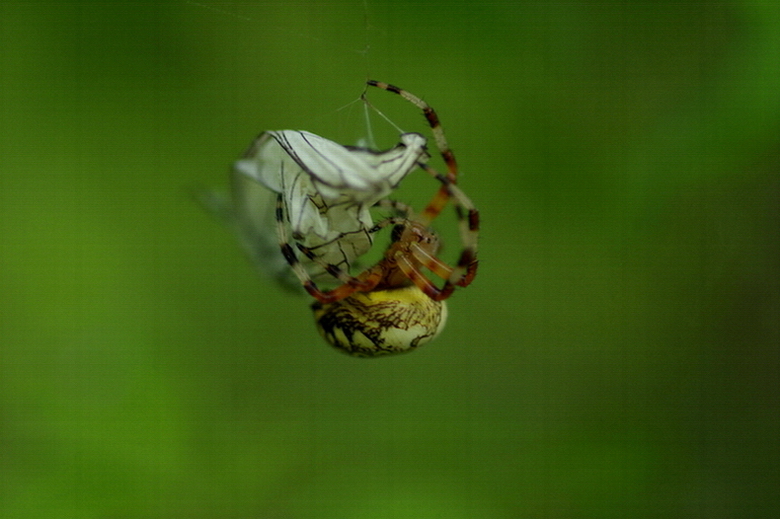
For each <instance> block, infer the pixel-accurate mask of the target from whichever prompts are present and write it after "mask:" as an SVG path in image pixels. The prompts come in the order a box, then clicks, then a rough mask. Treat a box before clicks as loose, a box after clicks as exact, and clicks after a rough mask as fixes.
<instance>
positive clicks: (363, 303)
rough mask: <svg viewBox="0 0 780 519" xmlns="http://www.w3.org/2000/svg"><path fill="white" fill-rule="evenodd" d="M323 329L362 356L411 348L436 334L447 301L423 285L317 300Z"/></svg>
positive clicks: (346, 350) (350, 351) (335, 342)
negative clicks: (436, 297)
mask: <svg viewBox="0 0 780 519" xmlns="http://www.w3.org/2000/svg"><path fill="white" fill-rule="evenodd" d="M312 310H314V319H315V321H316V323H317V329H318V330H319V332H320V334H321V335H322V336H323V337H324V338H325V340H326V341H328V343H329V344H331V345H332V346H333V347H335V348H336V349H339V350H341V351H343V352H344V353H347V354H348V355H353V356H357V357H376V356H381V355H391V354H395V353H403V352H407V351H411V350H413V349H415V348H417V347H419V346H422V345H423V344H425V343H427V342H429V341H430V340H432V339H433V338H434V337H436V336H437V335H438V334H439V332H440V331H441V330H442V328H444V324H445V322H446V320H447V305H446V303H445V302H444V301H434V300H432V299H431V298H430V297H428V296H427V295H425V294H424V293H423V292H422V291H421V290H420V289H419V288H418V287H417V286H415V285H410V286H406V287H402V288H394V289H390V290H376V291H371V292H356V293H354V294H352V295H351V296H349V297H347V298H344V299H341V300H339V301H336V302H334V303H320V302H316V303H314V304H313V305H312Z"/></svg>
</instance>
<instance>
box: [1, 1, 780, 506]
mask: <svg viewBox="0 0 780 519" xmlns="http://www.w3.org/2000/svg"><path fill="white" fill-rule="evenodd" d="M773 4H774V3H773V2H767V3H756V2H723V3H718V2H685V3H680V4H676V3H672V4H670V3H658V4H653V3H637V4H632V3H630V2H614V3H612V2H593V3H589V2H566V3H554V2H553V3H539V2H522V3H521V2H501V1H498V2H486V3H479V2H427V3H420V2H406V1H393V2H389V1H385V0H381V1H380V0H366V2H362V1H360V0H355V1H350V2H344V1H339V2H289V3H287V2H279V1H271V2H210V1H203V2H187V1H182V2H165V3H161V2H126V3H124V2H59V3H54V2H26V3H21V2H4V3H3V4H2V6H0V71H1V72H0V114H1V115H0V117H1V120H2V139H0V156H1V157H2V169H0V232H1V233H2V234H1V235H0V283H1V286H0V288H1V290H2V296H1V299H0V305H1V306H0V405H1V406H2V408H1V409H0V412H1V416H0V420H1V422H0V516H2V517H9V518H10V517H14V518H17V517H36V518H38V517H52V518H64V517H74V518H92V517H94V518H106V517H112V518H114V517H128V518H130V517H166V518H167V517H188V518H212V517H219V518H234V517H235V518H238V517H242V518H243V517H263V518H268V517H273V518H285V519H286V518H291V519H296V518H311V517H324V518H330V517H333V518H348V519H352V518H354V519H358V518H433V517H437V518H438V517H441V518H448V519H458V518H487V519H493V518H510V519H511V518H519V517H535V518H542V517H550V518H579V517H582V518H585V517H587V518H591V517H660V516H664V517H702V518H721V517H722V518H730V517H735V518H737V517H739V518H743V517H776V514H777V513H778V511H780V497H779V496H780V492H778V483H780V477H778V476H779V475H780V474H779V472H780V469H779V468H778V464H779V463H780V402H779V401H778V399H779V396H780V376H779V375H780V362H779V359H778V357H779V356H780V347H779V345H780V324H779V323H780V286H779V285H780V281H778V280H779V279H780V277H779V275H780V214H779V213H780V211H779V210H778V206H779V204H778V200H780V175H779V174H778V173H779V171H780V167H779V165H778V164H779V162H780V66H779V64H780V8H778V7H775V6H774V5H773ZM368 76H370V77H372V78H375V79H379V80H383V81H389V82H391V83H394V84H397V85H400V86H403V87H405V88H407V89H409V90H410V91H412V92H414V93H416V94H418V95H420V96H422V97H424V98H425V99H427V100H428V101H429V102H430V103H431V104H432V105H433V106H434V107H435V108H436V109H437V110H438V112H439V114H440V116H441V119H442V121H443V123H444V126H445V128H446V130H447V135H448V137H449V139H450V141H451V145H452V146H453V148H454V150H455V152H456V154H457V156H458V159H459V161H460V163H461V168H462V172H463V176H462V184H461V185H462V186H463V188H464V189H465V190H466V191H467V193H468V194H469V195H470V196H471V197H472V198H473V200H474V201H475V203H476V204H477V205H478V206H479V208H480V209H481V211H482V221H483V232H482V235H481V249H480V258H481V270H480V274H479V276H478V277H477V280H476V282H475V283H474V284H473V285H472V286H471V287H469V288H468V289H466V290H461V291H459V292H457V293H456V294H455V296H454V297H453V298H452V299H451V302H450V313H451V319H450V323H449V325H448V327H447V329H446V330H445V332H444V333H443V335H442V336H441V337H440V338H439V339H438V340H437V341H436V342H434V343H432V344H430V345H429V346H426V347H425V348H423V349H421V350H420V351H417V352H415V353H413V354H410V355H407V356H401V357H396V358H384V359H378V360H373V361H372V360H361V359H353V358H349V357H347V356H344V355H341V354H339V353H337V352H336V351H335V350H332V349H330V348H329V347H328V346H326V345H325V344H324V343H323V342H322V340H321V339H320V338H319V336H318V335H317V334H316V331H315V329H314V326H313V323H312V322H311V316H310V311H309V309H308V307H307V305H308V301H307V300H306V299H305V298H297V297H295V296H292V295H289V294H286V293H284V292H282V291H280V290H279V289H277V288H276V287H275V286H273V285H272V284H271V283H270V282H269V281H268V280H267V279H264V278H262V277H260V276H257V275H256V273H255V272H254V271H253V269H252V268H251V266H250V265H249V264H248V262H247V261H246V259H245V258H244V257H243V256H242V253H241V251H240V250H239V248H238V246H237V245H236V243H235V240H234V239H233V237H232V236H231V235H230V234H229V233H228V232H226V231H225V230H224V229H222V228H221V227H220V226H219V225H218V224H216V223H215V222H214V221H213V220H212V219H211V218H210V217H209V215H207V214H205V213H204V212H203V211H202V210H201V209H200V208H199V207H198V206H197V204H195V203H194V202H193V200H192V197H191V191H192V190H193V189H201V188H212V187H213V188H221V189H224V188H225V187H226V186H227V183H228V182H227V172H228V166H229V164H230V163H231V162H232V161H233V160H234V159H236V158H237V157H238V156H239V155H240V153H241V152H242V151H243V150H244V149H245V147H246V146H247V145H248V144H249V143H250V141H251V140H252V138H253V137H254V136H255V135H256V134H257V133H259V132H260V131H262V130H266V129H282V128H298V129H307V130H310V131H313V132H315V133H318V134H321V135H324V136H326V137H329V138H332V139H334V140H337V141H340V142H344V143H354V142H355V141H356V139H358V138H359V137H362V136H365V133H366V125H365V122H364V121H363V119H362V109H361V107H360V104H359V102H358V103H353V101H355V100H356V99H358V97H359V95H360V93H361V92H362V90H363V86H362V84H363V81H364V80H365V79H366V78H367V77H368ZM370 95H371V101H372V103H373V104H375V105H377V106H379V107H380V108H381V109H382V111H383V112H385V113H386V114H388V115H389V116H390V117H391V118H392V119H393V120H394V121H396V122H399V124H401V125H402V126H403V127H404V129H406V130H423V128H424V123H423V119H422V118H421V117H420V116H419V114H418V113H417V112H416V110H415V109H414V108H413V107H411V106H410V105H408V104H406V103H404V102H403V101H401V100H399V99H397V98H395V97H394V96H391V95H390V94H387V93H384V92H381V91H378V90H377V91H372V92H370ZM350 103H352V104H350ZM345 106H346V108H343V109H341V110H340V108H342V107H345ZM377 121H378V120H376V118H375V123H376V126H377V128H378V129H381V131H383V132H387V131H388V128H389V127H388V125H386V124H384V123H381V121H379V122H377ZM394 134H395V131H394V130H392V128H390V129H389V133H387V135H389V136H390V137H389V140H390V142H389V143H392V139H393V135H394ZM389 143H388V142H385V143H384V144H389ZM422 182H423V183H424V184H421V185H423V187H421V188H420V189H422V190H424V196H423V198H425V197H427V196H428V195H429V194H430V193H432V192H433V189H434V186H433V185H432V184H431V183H430V181H429V180H428V179H423V180H422ZM442 225H443V227H446V228H449V227H451V225H452V222H451V220H446V219H445V220H444V221H443V223H442ZM446 232H447V231H446V230H445V233H446ZM454 249H455V248H454V247H450V248H448V249H447V252H449V253H450V254H455V253H456V251H455V250H454Z"/></svg>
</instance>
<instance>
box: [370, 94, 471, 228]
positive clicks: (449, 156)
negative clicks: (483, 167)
mask: <svg viewBox="0 0 780 519" xmlns="http://www.w3.org/2000/svg"><path fill="white" fill-rule="evenodd" d="M366 84H367V85H369V86H375V87H377V88H381V89H383V90H387V91H388V92H392V93H394V94H398V95H399V96H401V97H403V98H404V99H406V100H407V101H409V102H410V103H412V104H413V105H415V106H416V107H417V108H419V109H420V110H422V112H423V115H424V116H425V120H426V121H428V126H430V128H431V133H432V134H433V138H434V140H435V141H436V147H437V148H438V150H439V154H441V157H442V159H444V163H445V164H446V165H447V179H448V180H449V181H450V182H451V183H453V184H455V183H457V181H458V162H457V161H456V160H455V154H454V153H453V152H452V150H451V149H450V145H449V143H447V139H446V137H445V136H444V129H443V128H442V126H441V122H440V121H439V116H438V115H437V114H436V111H435V110H434V109H433V108H432V107H431V106H430V105H429V104H428V103H426V102H425V101H423V100H422V99H420V98H419V97H417V96H416V95H414V94H412V93H411V92H408V91H406V90H404V89H403V88H400V87H397V86H395V85H391V84H389V83H383V82H381V81H374V80H373V79H372V80H369V81H367V82H366ZM420 166H422V164H420ZM448 200H449V194H448V192H447V189H446V187H445V186H442V187H441V188H439V190H438V191H437V192H436V194H435V195H434V196H433V198H432V199H431V201H430V202H429V203H428V206H427V207H426V208H425V209H424V210H423V212H422V218H423V219H424V220H425V221H426V222H430V221H432V220H433V219H434V218H436V217H437V216H438V215H439V213H441V211H442V209H443V208H444V206H445V205H447V201H448Z"/></svg>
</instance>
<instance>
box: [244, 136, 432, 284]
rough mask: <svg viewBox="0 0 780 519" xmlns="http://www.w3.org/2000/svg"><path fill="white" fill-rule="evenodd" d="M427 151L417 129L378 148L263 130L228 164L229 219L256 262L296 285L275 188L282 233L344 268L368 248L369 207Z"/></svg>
mask: <svg viewBox="0 0 780 519" xmlns="http://www.w3.org/2000/svg"><path fill="white" fill-rule="evenodd" d="M428 158H429V155H428V153H427V151H426V139H425V137H423V136H422V135H420V134H419V133H404V134H402V135H401V137H400V142H399V144H398V145H396V146H395V147H394V148H392V149H389V150H387V151H381V152H380V151H375V150H371V149H367V148H359V147H350V146H342V145H340V144H337V143H335V142H333V141H329V140H327V139H325V138H323V137H320V136H318V135H315V134H313V133H309V132H305V131H297V130H281V131H268V132H264V133H262V134H260V136H259V137H258V138H257V139H255V141H254V142H253V143H252V146H251V147H250V148H249V150H247V152H246V153H245V154H244V156H243V158H241V159H240V160H238V161H237V162H236V163H235V165H234V168H233V204H232V205H233V207H232V214H233V219H234V220H235V224H236V225H237V226H238V232H239V234H240V236H241V239H242V241H243V243H244V246H245V248H246V249H247V250H248V252H249V254H250V255H251V256H252V258H253V259H254V260H255V261H256V262H257V263H258V265H259V266H260V268H261V269H262V270H264V271H266V272H268V273H270V274H271V275H273V276H274V277H276V278H277V279H278V280H279V281H281V282H283V283H284V284H285V285H288V286H291V287H293V286H294V287H300V281H298V279H297V278H296V277H295V276H294V275H293V273H292V271H291V270H290V268H289V265H288V264H287V261H286V260H285V259H284V257H283V255H282V253H281V251H280V238H279V236H277V232H276V228H277V223H276V222H277V217H276V199H277V196H278V194H281V195H282V200H283V203H284V209H285V211H284V213H285V214H284V219H285V223H284V225H285V227H286V229H287V235H288V236H291V237H292V239H293V240H294V241H295V242H297V243H299V244H301V245H303V246H304V247H307V248H309V249H311V250H312V251H313V252H314V254H315V256H316V257H317V258H318V259H319V260H321V261H322V262H324V263H326V264H331V265H337V266H339V267H340V268H341V269H343V270H346V271H348V270H349V266H350V265H351V264H352V263H353V262H354V260H355V259H356V258H358V257H359V256H361V255H363V254H365V253H366V252H368V250H370V248H371V244H372V242H373V235H372V234H371V233H369V232H368V230H369V229H370V228H371V227H372V226H373V220H372V217H371V213H370V208H371V207H372V206H373V205H374V204H376V203H377V202H379V201H380V200H382V199H384V198H386V197H387V196H388V195H389V194H390V193H391V192H392V191H393V190H394V189H395V188H396V187H397V186H398V184H399V183H400V182H401V180H403V178H404V177H405V176H406V175H408V174H409V173H410V172H411V171H413V170H414V169H415V168H416V167H417V165H418V164H419V163H424V162H426V161H427V160H428ZM293 249H295V247H293ZM299 260H300V262H301V264H302V265H303V266H304V268H306V270H307V271H308V272H309V274H310V276H311V277H312V279H314V280H315V281H318V279H317V278H322V279H319V281H322V280H330V281H333V278H332V277H330V276H329V275H328V274H326V273H325V271H324V269H323V268H322V267H321V266H320V265H319V264H317V263H315V262H313V261H311V260H310V259H308V258H306V257H305V256H303V255H299Z"/></svg>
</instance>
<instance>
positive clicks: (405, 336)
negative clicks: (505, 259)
mask: <svg viewBox="0 0 780 519" xmlns="http://www.w3.org/2000/svg"><path fill="white" fill-rule="evenodd" d="M366 84H367V85H368V86H373V87H377V88H380V89H383V90H387V91H388V92H392V93H394V94H397V95H399V96H401V97H403V98H404V99H406V100H407V101H409V102H410V103H412V104H413V105H415V106H417V107H418V108H419V109H421V110H422V112H423V114H424V116H425V118H426V120H427V122H428V125H429V126H430V128H431V133H432V134H433V137H434V140H435V141H436V147H437V148H438V151H439V154H440V155H441V156H442V158H443V159H444V163H445V164H446V167H447V173H446V174H441V173H439V172H437V171H436V170H434V169H433V168H431V167H430V166H428V165H427V164H426V163H425V160H424V158H423V157H422V156H421V157H420V158H419V159H418V160H416V161H415V162H414V164H413V167H414V166H416V167H419V168H421V169H423V170H424V171H426V172H427V173H428V174H430V175H431V176H432V177H433V178H435V179H436V180H437V181H438V182H439V183H440V184H441V185H440V186H439V189H438V190H437V192H436V194H435V195H434V196H433V198H432V199H431V201H430V202H429V203H428V205H427V206H426V207H425V208H424V209H423V211H422V212H420V213H419V214H417V213H415V212H414V211H413V210H412V208H411V207H409V206H407V205H405V204H402V203H400V202H397V201H392V200H389V199H386V198H384V199H381V200H379V201H377V202H376V203H375V207H379V208H384V209H389V210H391V211H392V212H393V213H394V215H393V216H390V217H388V218H385V219H384V220H381V221H379V222H378V223H376V224H374V225H373V226H371V227H370V228H364V229H362V231H364V232H365V233H366V234H367V235H368V236H371V235H373V234H375V233H377V232H379V231H380V230H382V229H384V228H387V227H392V232H391V243H390V245H389V247H388V248H387V250H386V251H385V253H384V256H383V258H382V259H381V260H379V262H378V263H376V264H375V265H373V266H372V267H369V268H367V269H366V270H364V271H363V272H361V273H360V274H358V275H356V276H353V275H351V274H350V273H349V271H348V269H345V268H343V267H342V266H340V265H338V264H335V263H329V262H328V261H327V260H326V259H324V258H325V254H323V253H322V252H321V251H318V250H316V249H314V248H312V247H308V246H306V245H304V244H302V243H301V242H300V241H297V242H296V243H295V246H293V245H292V244H291V243H290V241H289V237H288V233H287V227H288V222H289V220H290V211H289V206H288V203H287V201H286V200H285V197H284V194H283V192H279V193H278V194H277V196H276V211H275V217H276V222H277V224H276V227H277V234H278V239H279V247H280V249H281V252H282V256H283V257H284V259H285V260H286V262H287V264H288V265H289V266H290V268H291V270H292V271H293V272H294V273H295V275H296V276H297V278H298V279H299V280H300V283H301V285H302V286H303V288H304V289H305V290H306V291H307V292H308V293H309V294H310V295H311V296H312V297H314V298H315V299H316V301H315V302H314V303H313V304H312V310H313V311H314V318H315V321H316V323H317V328H318V330H319V332H320V334H321V335H322V336H323V338H325V340H326V341H327V342H329V343H330V344H331V345H332V346H334V347H336V348H337V349H339V350H342V351H344V352H345V353H348V354H350V355H354V356H362V357H374V356H379V355H386V354H392V353H401V352H406V351H410V350H413V349H415V348H417V347H418V346H421V345H422V344H425V343H426V342H428V341H430V340H431V339H433V338H434V337H435V336H436V335H438V333H439V332H440V331H441V329H442V328H443V326H444V323H445V321H446V317H447V308H446V304H445V300H446V299H447V298H449V297H450V295H452V293H453V291H454V289H455V287H456V286H460V287H465V286H468V285H469V284H470V283H471V282H472V280H473V279H474V277H475V275H476V273H477V235H478V232H479V212H478V211H477V209H476V208H475V207H474V205H473V204H472V203H471V201H470V200H469V198H468V197H467V196H466V195H465V194H464V193H463V191H461V190H460V188H458V187H457V185H456V182H457V177H458V165H457V162H456V161H455V156H454V154H453V152H452V150H450V148H449V145H448V144H447V141H446V139H445V137H444V131H443V129H442V127H441V124H440V123H439V118H438V116H437V114H436V112H435V111H434V110H433V108H431V107H430V106H429V105H428V104H427V103H426V102H425V101H423V100H422V99H420V98H419V97H417V96H415V95H413V94H411V93H410V92H407V91H406V90H403V89H401V88H398V87H396V86H394V85H390V84H388V83H382V82H379V81H374V80H369V81H367V83H366ZM364 96H365V92H364ZM404 135H415V134H404ZM450 200H451V201H452V202H453V204H454V206H455V212H456V215H457V219H458V226H459V231H460V236H461V241H462V246H463V249H462V251H461V253H460V257H459V259H458V261H457V263H456V264H455V266H450V265H448V264H447V263H445V262H444V261H442V260H440V259H439V258H438V257H437V256H436V254H437V252H438V250H439V245H440V244H439V238H438V236H437V235H436V233H435V232H434V231H433V230H431V229H430V227H429V225H430V224H431V222H432V221H433V220H434V219H435V218H436V217H437V216H438V215H439V214H440V213H441V211H442V210H443V209H444V207H445V206H446V205H447V203H448V202H449V201H450ZM326 212H327V211H326ZM344 238H345V235H344V234H342V235H340V236H337V237H336V238H335V239H334V240H333V241H331V242H329V243H331V244H332V243H339V240H340V239H344ZM326 248H327V247H326ZM296 249H297V251H298V252H297V253H296ZM298 253H300V255H301V256H302V257H301V256H299V254H298ZM302 259H305V260H308V261H309V262H311V263H312V264H314V265H318V266H319V267H320V268H321V269H322V271H324V272H326V273H327V274H329V275H330V276H332V277H333V278H335V279H337V280H338V281H339V282H340V283H341V285H339V286H337V287H336V288H333V289H330V290H325V289H322V288H320V287H319V286H318V285H317V283H316V282H315V281H314V280H313V279H312V276H311V275H310V274H309V272H308V271H307V269H306V268H304V266H303V265H302ZM347 266H348V265H347ZM422 268H425V269H427V270H428V271H430V272H431V273H432V274H434V275H435V276H437V277H439V278H441V279H442V280H444V283H443V284H442V285H441V286H437V284H435V283H434V282H433V281H432V280H431V279H429V278H428V277H427V276H426V275H425V274H424V273H423V272H422V270H421V269H422Z"/></svg>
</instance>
